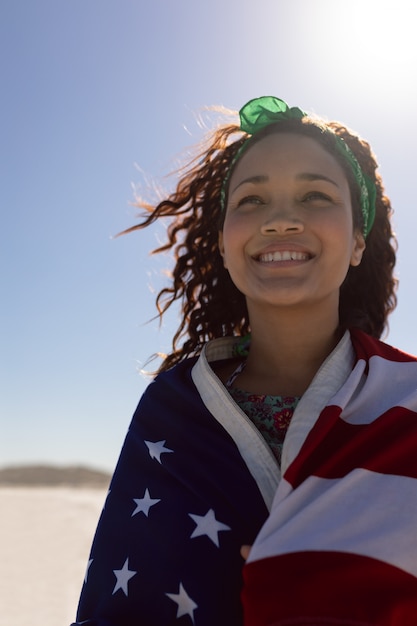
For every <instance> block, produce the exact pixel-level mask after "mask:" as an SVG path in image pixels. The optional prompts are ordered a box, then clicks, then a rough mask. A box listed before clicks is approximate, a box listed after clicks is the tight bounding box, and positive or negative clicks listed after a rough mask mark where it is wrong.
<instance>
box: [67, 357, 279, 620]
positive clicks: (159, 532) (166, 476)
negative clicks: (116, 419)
mask: <svg viewBox="0 0 417 626" xmlns="http://www.w3.org/2000/svg"><path fill="white" fill-rule="evenodd" d="M193 365H194V360H189V361H187V362H185V363H183V364H180V365H178V366H177V367H176V368H173V369H172V370H170V371H169V372H166V373H164V374H161V375H160V376H158V377H157V379H156V380H155V381H154V382H152V383H151V384H150V385H149V387H148V389H147V390H146V391H145V394H144V395H143V397H142V399H141V401H140V403H139V406H138V408H137V410H136V413H135V415H134V417H133V420H132V423H131V425H130V428H129V432H128V434H127V437H126V440H125V443H124V446H123V449H122V452H121V456H120V459H119V463H118V465H117V468H116V471H115V473H114V476H113V479H112V482H111V485H110V491H109V494H108V496H107V499H106V502H105V506H104V509H103V512H102V515H101V518H100V521H99V525H98V528H97V532H96V536H95V539H94V542H93V546H92V550H91V555H90V558H89V562H88V567H87V572H86V575H85V581H84V586H83V589H82V593H81V599H80V604H79V609H78V614H77V622H76V624H77V625H79V624H83V625H88V626H141V625H143V626H169V625H171V624H175V625H176V626H191V625H195V626H222V625H223V624H224V626H226V625H227V626H239V625H240V624H241V623H242V615H241V613H242V610H241V602H240V592H241V580H242V575H241V572H242V566H243V559H242V558H241V556H240V548H241V546H242V545H244V544H251V543H252V542H253V541H254V539H255V536H256V534H257V532H258V531H259V529H260V527H261V525H262V524H263V522H264V521H265V519H266V517H267V514H268V510H267V507H266V505H265V502H264V499H263V497H262V495H261V493H260V491H259V488H258V486H257V483H256V481H255V479H254V478H253V476H252V474H251V473H250V472H249V470H248V468H247V465H246V464H245V462H244V460H243V458H242V456H241V454H240V452H239V450H238V448H237V446H236V444H235V443H234V441H233V439H232V437H231V436H230V435H229V434H228V433H227V432H226V431H225V429H224V428H223V427H222V426H221V425H220V424H219V422H218V421H217V420H216V419H214V418H213V416H212V414H211V413H210V412H209V411H208V409H207V408H206V407H205V405H204V404H203V402H202V400H201V397H200V394H199V393H198V392H197V389H196V387H195V385H194V383H193V381H192V378H191V369H192V367H193Z"/></svg>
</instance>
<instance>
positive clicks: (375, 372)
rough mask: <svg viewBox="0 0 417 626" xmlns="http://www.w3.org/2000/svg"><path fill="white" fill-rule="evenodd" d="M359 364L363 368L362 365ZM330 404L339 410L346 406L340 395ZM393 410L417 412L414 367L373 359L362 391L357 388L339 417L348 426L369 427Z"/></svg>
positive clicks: (416, 380)
mask: <svg viewBox="0 0 417 626" xmlns="http://www.w3.org/2000/svg"><path fill="white" fill-rule="evenodd" d="M359 363H362V364H363V366H364V365H365V364H364V361H360V362H359ZM355 369H356V368H355ZM333 400H334V401H335V402H336V404H337V405H338V406H341V407H343V406H345V404H346V403H345V402H344V398H343V397H342V395H340V396H339V394H337V395H336V396H335V397H334V398H333ZM394 406H402V407H405V408H407V409H410V410H412V411H417V363H416V362H409V363H407V362H404V363H402V362H400V363H398V362H395V361H388V360H387V359H384V358H382V357H380V356H373V357H372V358H371V359H370V360H369V372H368V376H367V377H366V379H364V384H363V387H361V385H358V388H357V390H356V393H355V395H354V397H353V398H352V399H351V401H350V402H349V403H348V405H347V407H346V408H345V409H344V410H343V412H342V415H341V417H342V418H343V419H344V420H345V421H346V422H349V424H370V423H371V422H373V421H374V420H375V419H376V418H378V417H379V416H380V415H382V413H385V411H387V410H388V409H390V408H392V407H394Z"/></svg>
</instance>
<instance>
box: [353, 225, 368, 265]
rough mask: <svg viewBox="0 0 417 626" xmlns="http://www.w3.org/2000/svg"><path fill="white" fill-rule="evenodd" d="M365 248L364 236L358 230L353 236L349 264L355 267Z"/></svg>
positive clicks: (359, 262)
mask: <svg viewBox="0 0 417 626" xmlns="http://www.w3.org/2000/svg"><path fill="white" fill-rule="evenodd" d="M365 248H366V243H365V237H364V236H363V234H362V233H361V232H360V231H356V232H355V234H354V237H353V247H352V255H351V257H350V264H351V265H353V266H354V267H357V266H358V265H360V264H361V261H362V256H363V253H364V251H365Z"/></svg>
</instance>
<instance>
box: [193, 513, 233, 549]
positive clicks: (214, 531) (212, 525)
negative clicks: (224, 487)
mask: <svg viewBox="0 0 417 626" xmlns="http://www.w3.org/2000/svg"><path fill="white" fill-rule="evenodd" d="M188 515H189V516H190V517H191V518H192V519H193V520H194V522H195V523H196V524H197V526H196V528H195V529H194V531H193V534H192V535H191V539H193V538H194V537H200V536H203V535H207V537H208V538H209V539H211V541H212V542H213V543H214V544H216V546H217V547H219V532H220V531H221V530H231V528H230V526H226V524H222V523H221V522H219V521H217V520H216V516H215V515H214V511H213V509H210V510H209V511H207V513H206V514H205V515H193V514H192V513H189V514H188Z"/></svg>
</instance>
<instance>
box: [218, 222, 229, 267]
mask: <svg viewBox="0 0 417 626" xmlns="http://www.w3.org/2000/svg"><path fill="white" fill-rule="evenodd" d="M217 241H218V245H219V252H220V254H221V256H222V257H223V265H224V267H226V268H227V265H226V260H225V256H224V240H223V231H222V230H219V238H218V240H217Z"/></svg>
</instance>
